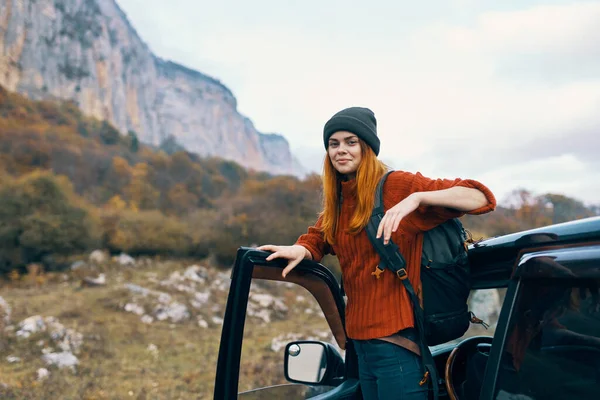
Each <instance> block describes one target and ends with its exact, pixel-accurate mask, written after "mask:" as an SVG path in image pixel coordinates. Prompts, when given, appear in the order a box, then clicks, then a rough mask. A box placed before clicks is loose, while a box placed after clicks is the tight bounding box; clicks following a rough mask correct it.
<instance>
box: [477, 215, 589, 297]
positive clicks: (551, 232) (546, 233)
mask: <svg viewBox="0 0 600 400" xmlns="http://www.w3.org/2000/svg"><path fill="white" fill-rule="evenodd" d="M598 241H600V216H599V217H590V218H583V219H579V220H575V221H570V222H565V223H560V224H554V225H548V226H544V227H541V228H535V229H529V230H525V231H521V232H517V233H511V234H508V235H502V236H498V237H493V238H489V239H485V240H482V241H480V242H478V243H475V244H472V245H470V246H469V260H470V262H471V282H472V285H473V288H474V289H485V288H495V287H496V288H497V287H505V286H507V285H508V281H509V280H510V279H511V276H512V274H513V271H514V269H515V266H516V265H517V263H518V262H519V259H520V258H521V257H522V256H523V255H524V254H526V253H529V252H532V251H538V250H540V249H545V248H563V247H571V246H578V245H582V244H586V243H593V242H598Z"/></svg>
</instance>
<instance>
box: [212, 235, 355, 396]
mask: <svg viewBox="0 0 600 400" xmlns="http://www.w3.org/2000/svg"><path fill="white" fill-rule="evenodd" d="M269 254H270V253H267V252H264V251H260V250H256V249H253V248H245V247H242V248H240V249H239V250H238V253H237V257H236V261H235V264H234V266H233V269H232V272H231V286H230V290H229V296H228V300H227V307H226V310H225V316H224V321H223V330H222V333H221V343H220V348H219V356H218V363H217V371H216V379H215V389H214V398H215V399H219V400H221V399H238V398H240V399H259V398H260V399H262V398H265V399H266V398H268V399H279V398H281V399H284V398H285V399H286V400H292V399H305V398H312V399H360V398H361V396H360V394H359V386H358V369H357V362H356V353H355V352H354V350H353V349H352V348H351V342H349V341H347V339H346V334H345V329H344V308H345V304H344V300H343V298H342V295H341V293H340V289H339V284H338V282H337V280H336V279H335V277H334V276H333V274H332V273H331V271H329V270H328V269H327V268H326V267H324V266H323V265H321V264H319V263H316V262H314V261H309V260H305V261H303V262H301V263H300V264H299V265H298V266H297V267H296V268H295V269H294V270H292V271H291V272H290V273H289V274H288V275H287V277H286V278H285V279H284V278H283V277H282V276H281V272H282V270H283V268H284V267H285V265H286V264H287V262H286V261H285V260H275V261H271V262H267V261H266V257H267V256H268V255H269ZM261 282H262V283H264V282H285V283H283V285H286V286H284V287H285V288H286V290H287V291H292V290H293V289H294V287H295V286H298V287H303V288H304V289H306V290H307V291H308V292H309V293H310V294H311V295H312V296H313V297H314V300H315V301H316V303H317V304H318V307H317V308H318V310H317V311H316V312H314V314H313V313H311V314H310V315H311V317H310V318H316V319H321V321H322V320H324V321H325V322H326V328H325V330H328V331H329V332H326V333H328V334H329V337H331V338H332V339H333V340H332V342H333V343H332V345H331V346H330V345H329V344H328V343H324V342H320V341H306V340H302V341H295V342H292V343H288V344H287V345H286V346H285V348H284V349H283V348H282V349H281V351H280V352H279V354H277V355H275V356H276V357H278V360H280V361H279V365H280V368H281V372H283V373H285V382H281V379H280V382H276V383H277V384H267V385H265V386H264V387H253V388H251V389H249V390H246V389H245V388H240V384H239V382H240V376H241V375H244V371H242V374H240V372H241V370H240V367H241V366H242V368H243V367H244V366H243V364H242V363H241V359H242V349H243V346H246V347H249V346H252V344H251V343H249V342H251V341H250V340H247V341H246V342H244V332H245V330H246V331H248V330H249V327H248V326H247V317H248V310H249V308H248V306H249V298H250V297H251V287H253V285H256V284H258V283H261ZM318 312H321V313H322V315H316V313H318ZM313 315H314V316H313ZM296 316H297V315H295V314H290V315H289V316H288V319H290V318H291V319H294V318H296ZM303 317H304V318H306V316H303ZM249 333H250V332H247V334H249ZM257 347H260V346H257ZM263 347H264V346H263ZM336 347H337V349H336ZM244 351H246V350H244ZM252 351H253V349H248V352H249V353H250V352H252ZM340 351H341V352H342V353H344V359H343V360H342V357H341V356H340ZM265 360H266V359H265V358H263V361H264V362H268V361H265ZM252 368H255V367H252ZM311 368H314V372H316V374H314V375H311V376H306V374H305V373H306V372H307V369H308V370H310V369H311ZM308 372H311V371H308ZM251 373H254V374H255V375H257V374H269V369H268V368H265V369H263V370H261V371H259V372H256V371H252V372H251ZM266 378H268V377H266ZM259 380H260V379H259ZM265 381H266V382H269V379H266V380H265ZM240 389H241V390H240ZM240 392H241V393H240Z"/></svg>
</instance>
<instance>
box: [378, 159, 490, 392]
mask: <svg viewBox="0 0 600 400" xmlns="http://www.w3.org/2000/svg"><path fill="white" fill-rule="evenodd" d="M391 172H393V171H389V172H387V173H386V174H385V175H384V176H383V177H382V178H381V180H380V182H379V184H378V186H377V190H376V193H375V204H374V206H373V212H372V214H371V219H370V220H369V223H368V225H367V227H366V230H367V235H368V236H369V240H370V241H371V243H372V244H373V246H374V247H375V249H376V250H377V253H378V254H379V257H380V259H381V264H380V265H379V266H378V267H377V268H376V270H375V272H373V274H374V275H378V274H379V273H381V272H383V270H385V269H386V268H387V269H389V270H390V271H392V272H393V273H394V274H395V275H396V276H397V277H398V278H399V279H400V280H401V282H402V284H403V285H404V287H405V288H406V290H407V292H408V294H409V297H410V299H411V302H412V305H413V311H414V315H415V325H416V326H415V327H416V329H417V332H418V334H419V342H420V343H419V347H420V349H421V356H422V358H423V365H424V368H425V371H424V378H423V380H422V381H421V384H425V383H426V382H427V380H428V378H429V376H430V377H431V382H432V386H433V390H434V398H437V391H438V387H437V386H438V382H437V373H436V369H435V364H434V361H433V357H432V356H431V352H430V351H429V347H428V346H434V345H437V344H441V343H445V342H448V341H450V340H453V339H457V338H459V337H461V336H462V335H463V334H464V333H465V332H466V331H467V329H468V328H469V324H470V323H471V322H474V323H481V324H483V325H484V326H486V325H485V323H484V322H483V321H481V320H479V319H478V318H476V317H475V316H474V315H473V314H472V313H471V312H469V309H468V305H467V300H468V297H469V293H470V291H471V284H470V278H469V272H470V269H469V258H468V255H467V242H468V237H467V233H466V231H465V229H464V228H463V226H462V223H461V222H460V221H459V220H458V219H451V220H448V221H446V222H444V223H443V224H441V225H438V226H437V227H435V228H433V229H431V230H429V231H427V232H425V233H424V237H423V252H422V255H421V287H422V292H421V293H422V302H423V306H422V307H421V302H420V300H419V298H418V296H417V294H416V293H415V290H414V288H413V286H412V285H411V283H410V280H409V279H408V274H407V272H406V261H405V259H404V257H403V256H402V254H400V251H399V249H398V246H397V245H396V244H395V243H393V242H392V241H391V240H390V241H389V242H388V244H387V245H384V244H383V236H382V237H381V238H379V239H377V238H376V237H375V236H376V235H377V229H378V227H379V223H380V221H381V219H382V218H383V216H384V214H385V212H384V209H383V184H384V183H385V180H386V179H387V176H388V175H389V174H390V173H391Z"/></svg>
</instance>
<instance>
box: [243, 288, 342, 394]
mask: <svg viewBox="0 0 600 400" xmlns="http://www.w3.org/2000/svg"><path fill="white" fill-rule="evenodd" d="M295 340H319V341H324V342H328V343H331V344H332V345H334V346H335V347H336V349H337V350H338V351H339V352H340V354H342V356H343V354H344V353H343V351H342V350H341V349H340V348H339V347H338V346H337V345H336V342H335V340H334V338H333V335H332V333H331V330H330V328H329V326H328V324H327V322H326V320H325V317H324V315H323V312H322V311H321V308H320V307H319V304H318V303H317V301H316V300H315V299H314V297H313V296H312V295H311V294H310V293H309V292H308V291H307V290H306V289H304V288H303V287H301V286H299V285H296V284H293V283H289V282H272V281H265V280H256V279H255V280H253V282H252V285H251V287H250V296H249V298H248V307H247V316H246V323H245V326H244V338H243V342H242V357H241V364H240V378H239V385H238V391H239V392H246V393H244V394H242V395H240V399H251V398H254V397H253V396H256V395H258V394H259V393H263V394H264V395H267V394H268V395H269V396H271V395H275V393H283V392H287V391H289V390H292V391H294V392H295V393H297V392H298V390H301V389H299V388H298V387H294V388H291V387H282V386H277V385H286V384H289V382H288V381H287V380H286V379H285V375H284V351H285V346H286V344H287V343H289V342H291V341H295ZM294 386H297V385H294ZM265 387H271V388H269V389H266V390H260V391H256V390H257V389H261V388H265ZM331 389H332V387H320V388H319V387H316V388H307V389H306V390H305V391H306V393H305V394H304V396H306V397H305V398H310V397H311V396H312V395H316V394H319V393H322V392H325V391H327V390H331ZM265 392H268V393H265ZM276 398H279V397H276Z"/></svg>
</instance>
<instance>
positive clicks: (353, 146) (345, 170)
mask: <svg viewBox="0 0 600 400" xmlns="http://www.w3.org/2000/svg"><path fill="white" fill-rule="evenodd" d="M327 154H328V155H329V159H330V160H331V163H332V164H333V167H334V168H335V169H336V171H338V172H339V173H340V174H343V175H348V176H349V177H354V176H355V175H356V170H357V169H358V166H359V165H360V162H361V160H362V149H361V147H360V142H359V141H358V136H356V135H355V134H354V133H351V132H347V131H339V132H336V133H334V134H333V135H331V137H330V138H329V144H328V146H327Z"/></svg>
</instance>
